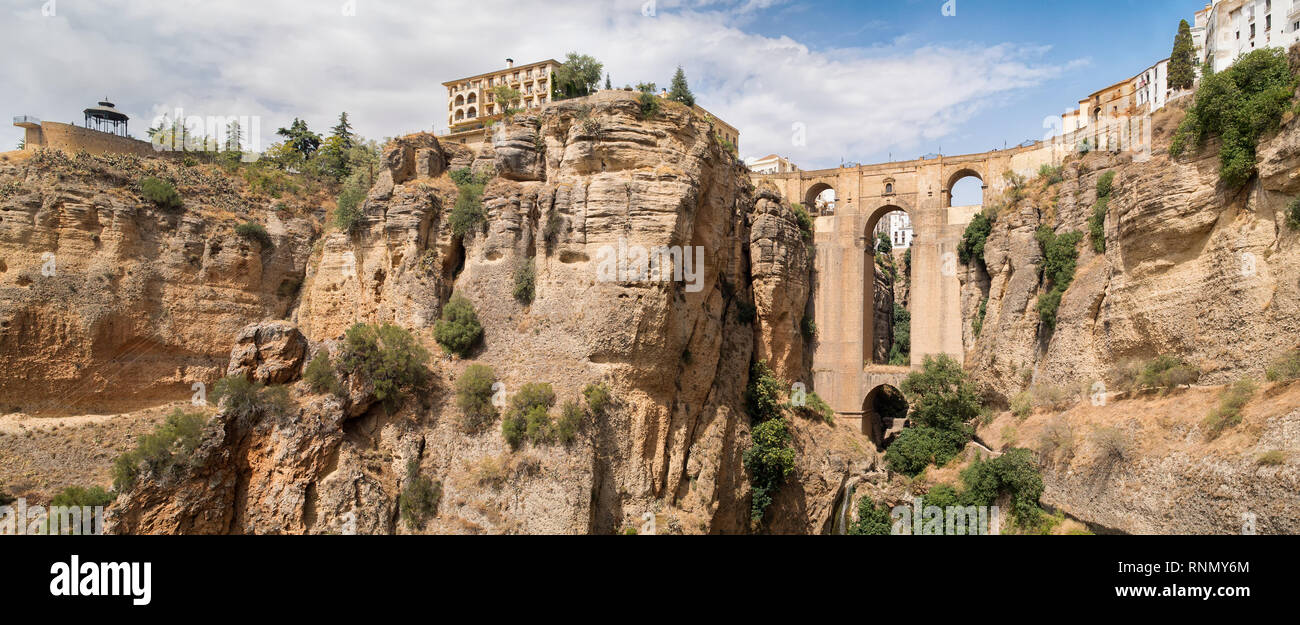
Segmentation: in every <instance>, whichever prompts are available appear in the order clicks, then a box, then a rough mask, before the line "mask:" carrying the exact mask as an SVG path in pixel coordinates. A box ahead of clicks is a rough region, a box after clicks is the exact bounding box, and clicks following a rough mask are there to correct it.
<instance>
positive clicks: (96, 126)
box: [85, 98, 131, 137]
mask: <svg viewBox="0 0 1300 625" xmlns="http://www.w3.org/2000/svg"><path fill="white" fill-rule="evenodd" d="M85 113H86V128H89V129H91V130H98V131H100V132H107V133H110V134H115V135H118V136H121V137H129V136H131V135H130V134H129V132H128V131H127V123H128V122H129V120H130V119H131V118H130V117H127V116H126V113H123V112H122V111H119V110H117V109H115V108H113V103H112V102H109V101H108V98H105V99H104V101H102V102H100V103H99V106H92V107H90V108H88V109H86V111H85Z"/></svg>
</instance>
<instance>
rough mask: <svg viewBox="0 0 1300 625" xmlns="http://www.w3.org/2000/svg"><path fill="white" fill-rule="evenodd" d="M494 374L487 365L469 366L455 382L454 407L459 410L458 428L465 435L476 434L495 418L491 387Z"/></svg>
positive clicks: (493, 382)
mask: <svg viewBox="0 0 1300 625" xmlns="http://www.w3.org/2000/svg"><path fill="white" fill-rule="evenodd" d="M496 381H497V379H496V373H495V372H493V371H492V367H489V366H487V365H470V366H469V368H467V369H465V373H463V374H461V376H460V379H458V380H456V407H458V408H460V427H461V430H462V431H464V432H465V433H466V434H478V433H479V432H482V431H483V430H485V429H487V426H488V424H490V423H492V422H493V421H495V420H496V418H497V409H496V407H495V406H493V405H492V386H493V385H494V384H496Z"/></svg>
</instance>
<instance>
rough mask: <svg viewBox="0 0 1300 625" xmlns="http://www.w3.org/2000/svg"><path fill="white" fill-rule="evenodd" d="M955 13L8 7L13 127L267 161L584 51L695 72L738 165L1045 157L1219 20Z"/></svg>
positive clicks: (1138, 2)
mask: <svg viewBox="0 0 1300 625" xmlns="http://www.w3.org/2000/svg"><path fill="white" fill-rule="evenodd" d="M946 1H947V0H843V1H835V0H826V1H799V0H656V1H654V2H647V1H646V0H603V1H602V0H515V1H506V0H473V1H469V2H463V1H453V0H419V1H417V0H0V59H3V60H0V84H3V85H4V87H3V89H2V90H0V114H4V115H10V116H12V115H21V114H27V115H35V116H37V117H40V118H42V119H46V120H52V121H64V122H68V121H76V122H78V123H80V121H81V112H80V111H81V109H83V108H85V107H86V106H89V105H92V104H93V103H94V102H95V101H96V100H98V99H100V98H103V97H105V96H107V97H109V98H110V99H112V100H113V101H114V102H115V103H116V104H117V105H118V108H120V109H122V110H124V111H125V112H127V113H128V114H130V115H131V116H132V118H133V120H134V121H133V125H132V130H133V132H134V134H135V135H136V136H137V137H139V136H141V135H142V134H143V132H144V130H145V129H146V127H147V126H148V125H149V120H151V119H153V118H154V117H155V116H156V115H158V114H161V113H162V112H171V111H173V110H175V109H176V108H177V107H181V108H183V109H184V111H185V113H186V114H187V115H234V116H243V115H248V116H260V117H261V120H262V122H261V131H262V135H263V146H265V145H266V144H268V143H269V142H270V141H272V140H273V137H272V133H273V132H274V130H275V128H277V127H279V126H284V125H288V122H289V121H290V120H291V119H292V118H293V117H295V116H297V117H302V118H304V119H306V120H307V121H308V123H309V124H310V125H311V127H312V128H314V129H316V130H325V129H327V128H328V127H329V126H330V125H331V124H332V123H333V122H334V120H335V119H336V118H337V116H338V113H339V111H344V110H346V111H348V113H349V115H350V117H351V119H352V120H353V123H354V125H355V128H356V130H357V132H359V133H361V134H362V135H365V136H367V137H371V138H383V137H387V136H393V135H397V134H405V133H409V132H414V131H418V130H431V129H441V128H443V127H445V125H446V124H445V122H446V115H445V110H446V99H445V91H444V89H443V88H442V86H441V83H442V82H443V81H447V80H452V79H455V78H458V77H463V76H467V75H472V74H477V73H481V72H485V71H490V70H494V69H498V68H499V67H501V66H503V65H504V59H505V58H506V57H512V58H514V59H516V60H517V61H519V62H521V63H523V62H530V61H534V60H541V59H546V58H557V59H563V57H564V55H565V53H567V52H570V51H579V52H583V53H587V54H591V55H593V56H595V57H597V58H598V59H600V60H601V61H603V62H604V63H605V67H606V69H607V70H608V71H609V73H610V75H611V77H612V79H613V82H614V83H615V85H616V86H622V85H624V84H636V83H638V82H656V83H658V84H660V85H666V84H668V82H669V80H670V78H671V76H672V72H673V70H674V69H675V68H676V67H677V66H678V65H681V66H683V67H684V68H685V70H686V72H687V75H688V77H689V78H690V79H691V84H692V87H693V89H694V91H695V93H696V96H697V100H698V101H699V103H700V104H701V105H702V106H704V107H706V108H708V109H710V110H711V111H712V112H713V113H714V114H716V115H718V116H719V117H721V118H722V119H724V120H726V121H728V122H730V123H731V124H733V125H735V126H736V127H738V128H739V129H740V131H741V154H742V156H762V155H765V154H769V153H773V152H775V153H779V154H782V155H786V156H789V157H791V158H792V159H794V160H795V162H796V163H798V164H799V165H800V166H802V167H804V168H805V169H813V168H820V167H834V166H837V165H839V164H840V163H841V162H845V161H848V162H853V161H857V162H864V163H867V162H878V161H885V160H889V159H890V158H893V159H895V160H902V159H908V158H915V157H916V156H918V155H921V154H924V153H929V152H940V151H942V152H943V153H945V154H961V153H969V152H978V151H983V150H987V149H991V148H994V147H1002V146H1003V145H1004V144H1009V145H1014V144H1016V143H1019V142H1021V141H1024V140H1026V139H1035V138H1040V137H1041V136H1042V135H1043V134H1044V132H1045V130H1044V128H1043V121H1044V118H1045V117H1048V116H1051V115H1059V114H1060V113H1061V112H1062V111H1064V110H1065V108H1066V107H1067V106H1068V105H1070V104H1071V103H1072V102H1075V101H1077V100H1078V99H1079V98H1081V97H1084V96H1087V95H1088V94H1089V93H1091V92H1092V91H1095V90H1097V89H1100V88H1102V87H1104V86H1106V85H1109V84H1111V83H1113V82H1115V81H1117V80H1120V79H1122V78H1126V77H1129V76H1133V75H1135V74H1137V73H1138V72H1140V71H1142V70H1143V69H1145V68H1146V67H1148V66H1149V65H1151V64H1152V63H1153V62H1155V61H1157V60H1159V59H1161V58H1165V57H1167V56H1168V55H1169V50H1170V49H1171V47H1172V41H1173V35H1174V32H1175V30H1176V28H1177V23H1178V20H1179V19H1180V18H1183V17H1186V18H1188V19H1189V20H1190V18H1191V14H1192V11H1194V10H1196V9H1197V8H1199V7H1200V6H1201V5H1203V3H1204V0H1113V1H1109V2H1107V1H1098V2H1092V3H1077V2H1058V1H1055V0H1022V1H1018V2H1015V1H1011V0H951V2H952V3H953V4H954V5H955V7H956V12H957V15H955V16H944V15H943V7H944V5H945V3H946ZM796 125H800V126H796ZM797 128H802V129H804V132H805V134H806V141H805V142H803V144H802V145H801V144H800V142H799V141H797V140H796V139H797V137H796V134H797ZM6 133H7V134H6ZM21 136H22V135H21V129H19V128H14V127H12V126H5V127H4V130H0V140H3V141H4V142H6V143H8V144H11V145H12V144H16V143H17V142H18V140H19V138H20V137H21ZM0 147H3V148H5V149H8V148H10V147H11V146H10V145H4V146H0Z"/></svg>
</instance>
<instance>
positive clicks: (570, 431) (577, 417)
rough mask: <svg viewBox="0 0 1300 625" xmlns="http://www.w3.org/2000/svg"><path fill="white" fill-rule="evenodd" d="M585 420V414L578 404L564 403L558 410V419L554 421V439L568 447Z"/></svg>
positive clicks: (574, 402) (570, 401) (576, 436)
mask: <svg viewBox="0 0 1300 625" xmlns="http://www.w3.org/2000/svg"><path fill="white" fill-rule="evenodd" d="M586 418H587V413H586V412H584V411H583V410H582V406H579V405H578V402H576V401H573V400H569V401H566V402H564V406H563V407H562V408H560V418H559V419H557V420H556V421H555V438H556V439H558V440H559V441H560V442H561V443H563V444H565V445H568V444H570V443H572V442H573V441H575V440H577V438H578V431H579V430H581V429H582V423H583V421H585V420H586Z"/></svg>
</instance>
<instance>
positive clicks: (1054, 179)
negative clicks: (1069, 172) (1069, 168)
mask: <svg viewBox="0 0 1300 625" xmlns="http://www.w3.org/2000/svg"><path fill="white" fill-rule="evenodd" d="M1038 177H1040V178H1042V179H1043V180H1044V181H1045V182H1046V183H1047V184H1048V185H1049V186H1050V185H1054V184H1057V183H1061V182H1065V167H1064V166H1061V165H1057V166H1055V167H1053V166H1051V165H1047V164H1044V165H1043V166H1042V167H1039V168H1038Z"/></svg>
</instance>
